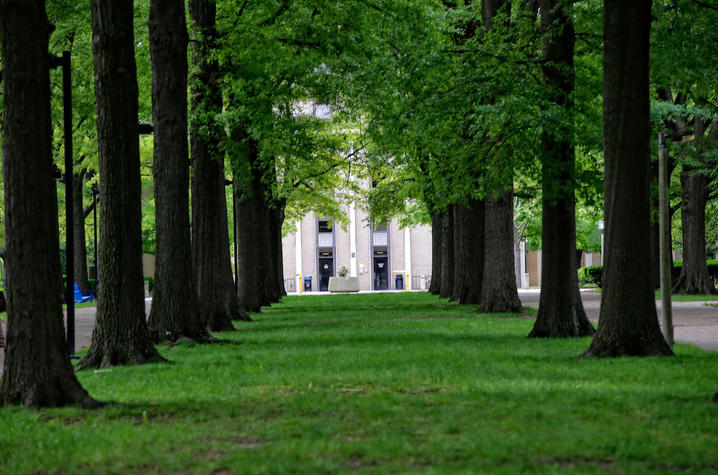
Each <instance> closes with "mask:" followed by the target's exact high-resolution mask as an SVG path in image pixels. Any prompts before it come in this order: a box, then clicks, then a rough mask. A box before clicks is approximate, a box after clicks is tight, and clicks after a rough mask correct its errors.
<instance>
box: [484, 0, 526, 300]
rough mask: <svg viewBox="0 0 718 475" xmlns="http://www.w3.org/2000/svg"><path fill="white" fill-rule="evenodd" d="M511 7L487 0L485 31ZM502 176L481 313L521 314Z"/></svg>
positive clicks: (487, 232) (487, 224)
mask: <svg viewBox="0 0 718 475" xmlns="http://www.w3.org/2000/svg"><path fill="white" fill-rule="evenodd" d="M509 8H510V2H508V1H506V0H486V1H484V2H483V19H484V28H485V29H486V30H491V29H492V28H493V27H494V20H495V17H496V16H497V14H498V13H499V10H501V9H507V10H508V9H509ZM497 26H498V25H497ZM495 166H498V167H501V168H506V166H505V165H501V164H495ZM498 175H499V183H498V186H494V187H493V188H492V189H490V191H489V192H488V194H487V196H486V199H485V201H484V272H483V273H484V276H483V279H482V282H481V302H480V304H479V312H482V313H494V312H500V313H521V312H522V311H523V307H522V306H521V301H520V300H519V295H518V290H517V288H516V278H515V274H514V246H513V241H514V226H513V204H514V202H513V182H512V175H513V171H512V170H511V171H510V172H508V173H499V174H498ZM507 175H508V176H509V177H511V178H507V177H506V176H507Z"/></svg>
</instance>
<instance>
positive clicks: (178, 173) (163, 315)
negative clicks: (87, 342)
mask: <svg viewBox="0 0 718 475" xmlns="http://www.w3.org/2000/svg"><path fill="white" fill-rule="evenodd" d="M149 33H150V54H151V59H152V121H153V123H154V139H155V140H154V165H153V168H152V174H153V177H154V182H155V183H154V185H155V226H156V228H155V229H156V242H157V254H156V257H157V260H156V265H155V289H154V294H153V298H152V310H151V311H150V318H149V320H148V322H147V324H148V326H149V329H150V332H151V335H152V337H153V339H154V340H155V341H161V340H170V341H176V340H177V339H178V338H180V337H185V338H190V339H192V340H195V341H199V342H209V341H211V337H210V335H209V333H208V332H207V329H206V328H205V322H204V319H203V318H202V315H201V314H200V312H199V302H198V301H197V293H196V292H195V283H194V275H193V272H192V247H191V245H190V222H189V193H188V187H189V151H188V149H187V43H188V41H189V38H188V36H187V23H186V20H185V8H184V2H183V0H151V2H150V20H149ZM212 325H213V327H214V326H215V325H216V322H212ZM213 329H215V330H220V331H223V330H234V327H233V326H232V322H228V324H225V325H224V326H222V327H221V328H216V327H214V328H213Z"/></svg>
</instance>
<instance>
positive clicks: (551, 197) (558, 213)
mask: <svg viewBox="0 0 718 475" xmlns="http://www.w3.org/2000/svg"><path fill="white" fill-rule="evenodd" d="M567 8H568V7H567V6H564V5H562V4H561V3H560V0H542V1H541V26H542V29H543V31H544V44H543V51H544V60H545V61H544V63H543V76H544V81H545V82H546V86H547V91H548V94H549V97H550V98H551V101H552V102H553V103H555V104H556V105H557V106H558V107H561V108H563V110H564V112H565V113H566V114H567V115H568V116H569V117H570V118H567V120H566V121H565V122H561V121H558V123H557V124H556V125H555V127H554V128H553V129H551V130H550V131H546V132H544V135H543V137H542V149H543V150H542V157H541V158H542V164H541V165H542V175H543V176H542V186H543V210H542V211H543V222H542V231H541V242H542V243H543V245H542V251H543V254H542V265H541V296H540V299H539V310H538V316H537V318H536V321H535V323H534V326H533V329H532V330H531V332H530V333H529V335H528V336H529V337H541V338H555V337H581V336H586V335H593V334H594V333H595V331H594V329H593V326H592V325H591V322H589V321H588V318H587V317H586V312H585V311H584V309H583V303H582V302H581V295H580V293H579V288H578V276H577V273H576V268H577V265H576V264H577V262H576V261H577V258H578V257H577V253H576V203H575V198H574V196H575V195H574V183H575V180H576V173H575V151H574V147H573V143H572V137H573V135H574V130H573V120H572V116H573V112H572V110H573V101H572V100H571V94H572V93H573V89H574V73H573V49H574V42H575V33H574V29H573V23H572V21H571V19H570V17H569V15H568V12H567Z"/></svg>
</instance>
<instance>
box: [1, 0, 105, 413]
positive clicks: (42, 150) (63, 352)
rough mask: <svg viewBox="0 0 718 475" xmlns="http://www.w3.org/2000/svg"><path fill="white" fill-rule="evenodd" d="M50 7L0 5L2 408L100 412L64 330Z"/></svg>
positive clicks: (6, 1) (12, 1)
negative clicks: (70, 353) (76, 369)
mask: <svg viewBox="0 0 718 475" xmlns="http://www.w3.org/2000/svg"><path fill="white" fill-rule="evenodd" d="M49 33H50V31H49V23H48V20H47V14H46V13H45V2H42V1H37V0H32V1H30V0H25V1H17V0H0V45H2V60H3V69H4V71H3V81H2V86H3V104H4V107H3V119H4V122H3V137H2V157H3V167H2V170H3V178H4V183H5V236H6V245H7V252H6V257H7V259H6V270H7V278H8V280H7V282H8V285H7V288H6V292H7V301H8V338H7V349H6V350H5V365H4V372H3V377H2V382H1V386H0V404H3V405H5V404H17V403H21V404H25V405H26V406H32V407H48V406H65V405H71V404H80V405H82V406H83V407H86V408H91V407H97V406H99V403H98V402H97V401H95V400H94V399H92V398H91V397H90V396H89V395H88V394H87V392H86V391H85V390H84V389H83V388H82V386H81V385H80V383H79V382H78V381H77V378H76V377H75V374H74V371H73V368H72V365H71V364H70V358H69V356H68V349H67V345H66V344H65V332H64V329H63V325H62V308H61V306H60V305H61V304H60V295H59V294H58V293H57V290H56V289H58V288H59V287H61V285H62V284H61V282H60V276H61V275H62V273H61V270H60V251H59V247H60V246H59V236H58V231H57V230H58V222H57V195H56V192H55V184H54V180H53V177H52V175H53V165H52V153H51V146H52V135H51V134H52V133H51V126H50V124H51V118H50V75H49V67H50V65H49V58H48V54H47V49H48V40H49Z"/></svg>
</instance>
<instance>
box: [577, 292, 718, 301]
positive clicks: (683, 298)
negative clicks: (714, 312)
mask: <svg viewBox="0 0 718 475" xmlns="http://www.w3.org/2000/svg"><path fill="white" fill-rule="evenodd" d="M591 292H597V293H601V289H593V290H591ZM655 295H656V300H661V291H660V290H656V291H655ZM671 301H673V302H703V301H718V294H713V295H682V294H671Z"/></svg>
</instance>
